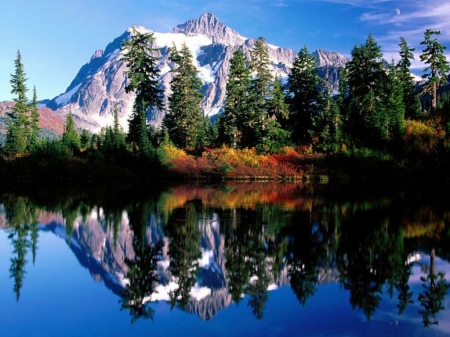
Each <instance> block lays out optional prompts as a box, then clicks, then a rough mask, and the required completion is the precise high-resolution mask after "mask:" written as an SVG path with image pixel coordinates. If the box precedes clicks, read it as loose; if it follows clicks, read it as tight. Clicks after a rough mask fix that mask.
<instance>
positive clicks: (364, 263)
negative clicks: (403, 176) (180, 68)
mask: <svg viewBox="0 0 450 337" xmlns="http://www.w3.org/2000/svg"><path fill="white" fill-rule="evenodd" d="M447 191H448V188H447V187H446V186H441V187H430V186H422V187H418V186H409V187H405V186H370V185H359V186H328V185H318V186H313V185H303V184H274V183H270V184H269V183H268V184H244V183H241V184H230V185H221V186H198V185H183V186H175V187H170V188H163V187H155V186H127V187H119V186H107V187H104V188H100V187H98V188H95V189H89V188H86V189H81V188H77V189H71V190H65V191H61V190H47V189H42V188H36V189H34V190H32V191H30V190H28V191H14V192H11V191H1V192H0V287H1V289H2V291H1V292H0V313H1V318H0V320H1V322H0V323H1V324H0V336H148V335H156V336H161V335H165V336H172V335H174V336H191V335H193V334H205V335H208V336H377V337H379V336H448V335H449V334H450V311H449V306H450V303H449V299H448V296H447V290H448V281H447V277H448V275H449V273H450V265H449V263H448V261H449V258H450V204H449V203H448V201H447V200H448V197H447Z"/></svg>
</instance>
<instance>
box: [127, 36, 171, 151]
mask: <svg viewBox="0 0 450 337" xmlns="http://www.w3.org/2000/svg"><path fill="white" fill-rule="evenodd" d="M154 41H155V38H154V36H153V33H142V32H139V31H138V30H136V29H133V34H132V35H131V37H130V39H129V40H128V41H123V42H122V48H121V50H122V51H124V54H123V57H122V61H124V62H125V64H126V66H127V67H128V70H127V71H126V74H127V75H128V80H129V82H128V84H127V85H126V87H125V92H127V93H129V92H133V91H134V92H135V93H136V98H135V100H134V105H133V114H132V115H131V117H130V119H129V121H128V122H129V130H128V135H127V140H128V141H129V142H130V143H131V144H132V146H133V150H134V152H135V153H136V154H141V155H149V153H148V152H149V149H150V147H151V144H150V141H149V140H148V136H147V127H146V125H147V109H148V108H149V109H154V110H158V109H162V107H163V103H162V99H163V92H162V90H161V89H160V88H159V87H158V77H159V70H158V69H157V68H156V66H157V64H158V60H159V58H158V57H157V56H156V54H157V53H158V52H159V49H157V48H153V47H152V45H153V43H154ZM146 138H147V140H146Z"/></svg>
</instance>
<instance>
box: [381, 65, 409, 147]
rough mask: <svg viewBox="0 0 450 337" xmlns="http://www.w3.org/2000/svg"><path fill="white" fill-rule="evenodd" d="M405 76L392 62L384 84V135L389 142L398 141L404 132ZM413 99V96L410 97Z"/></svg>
mask: <svg viewBox="0 0 450 337" xmlns="http://www.w3.org/2000/svg"><path fill="white" fill-rule="evenodd" d="M404 75H405V74H404V73H402V71H401V70H399V69H398V68H397V66H396V65H395V64H394V61H392V63H391V66H390V68H389V73H388V75H387V77H386V84H385V89H384V90H385V92H386V95H385V101H384V104H383V108H384V109H385V111H386V115H387V119H386V133H387V134H388V137H389V139H390V140H399V139H400V138H401V137H402V136H403V133H404V131H405V111H406V105H405V104H406V101H405V98H404V94H405V86H404V83H403V82H402V79H404V77H403V76H404ZM410 98H414V96H412V97H410Z"/></svg>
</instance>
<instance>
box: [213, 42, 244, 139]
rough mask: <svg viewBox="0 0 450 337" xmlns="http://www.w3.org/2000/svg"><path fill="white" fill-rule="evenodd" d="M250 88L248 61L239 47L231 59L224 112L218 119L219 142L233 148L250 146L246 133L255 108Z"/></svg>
mask: <svg viewBox="0 0 450 337" xmlns="http://www.w3.org/2000/svg"><path fill="white" fill-rule="evenodd" d="M250 90H251V74H250V69H249V67H248V62H247V59H246V57H245V55H244V53H243V51H242V50H241V49H238V50H236V51H235V52H234V53H233V57H232V58H231V59H230V72H229V73H228V81H227V86H226V96H225V102H224V113H223V115H222V116H221V117H220V119H219V121H218V124H219V126H218V134H219V143H221V144H225V145H228V146H230V147H233V148H243V147H246V146H248V144H247V142H246V140H245V138H244V134H246V133H247V132H251V121H252V117H253V110H252V105H251V100H250ZM243 138H244V139H243Z"/></svg>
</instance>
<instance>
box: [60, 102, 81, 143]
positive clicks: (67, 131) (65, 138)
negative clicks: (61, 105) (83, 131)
mask: <svg viewBox="0 0 450 337" xmlns="http://www.w3.org/2000/svg"><path fill="white" fill-rule="evenodd" d="M62 142H63V144H64V145H65V146H67V147H68V148H69V149H70V150H72V151H73V150H79V149H80V146H81V142H80V135H79V134H78V132H77V130H76V128H75V123H74V121H73V116H72V109H69V113H68V114H67V117H66V123H65V125H64V132H63V135H62Z"/></svg>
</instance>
